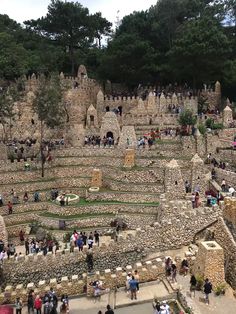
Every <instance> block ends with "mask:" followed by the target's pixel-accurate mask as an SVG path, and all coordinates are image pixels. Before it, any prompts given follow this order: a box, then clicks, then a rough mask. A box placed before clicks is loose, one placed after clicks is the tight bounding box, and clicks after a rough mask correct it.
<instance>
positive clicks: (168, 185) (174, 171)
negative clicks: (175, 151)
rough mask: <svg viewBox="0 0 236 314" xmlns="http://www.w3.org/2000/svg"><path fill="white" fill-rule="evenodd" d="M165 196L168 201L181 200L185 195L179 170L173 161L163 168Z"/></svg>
mask: <svg viewBox="0 0 236 314" xmlns="http://www.w3.org/2000/svg"><path fill="white" fill-rule="evenodd" d="M165 194H166V197H167V198H168V199H177V198H183V197H184V195H185V188H184V181H183V178H182V173H181V169H180V167H179V165H178V163H177V161H176V160H175V159H172V160H171V161H170V162H169V163H168V164H167V165H166V167H165Z"/></svg>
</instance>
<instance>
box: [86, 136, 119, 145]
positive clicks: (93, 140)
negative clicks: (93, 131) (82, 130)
mask: <svg viewBox="0 0 236 314" xmlns="http://www.w3.org/2000/svg"><path fill="white" fill-rule="evenodd" d="M117 141H118V140H117ZM84 145H85V146H93V147H94V146H98V147H104V148H106V147H112V146H114V145H115V142H114V139H113V138H112V137H111V136H107V137H106V136H104V137H103V138H102V139H101V137H100V136H99V135H90V136H85V138H84Z"/></svg>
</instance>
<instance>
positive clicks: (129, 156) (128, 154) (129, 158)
mask: <svg viewBox="0 0 236 314" xmlns="http://www.w3.org/2000/svg"><path fill="white" fill-rule="evenodd" d="M134 165H135V150H134V149H126V150H125V161H124V167H125V168H132V167H134Z"/></svg>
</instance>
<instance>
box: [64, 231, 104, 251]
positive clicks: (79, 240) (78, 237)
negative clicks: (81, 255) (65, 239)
mask: <svg viewBox="0 0 236 314" xmlns="http://www.w3.org/2000/svg"><path fill="white" fill-rule="evenodd" d="M94 243H95V244H96V245H97V246H99V244H100V234H99V233H98V232H97V231H96V230H95V231H94V232H90V233H89V235H87V233H86V232H85V231H84V232H82V231H81V232H78V231H76V230H74V232H73V233H72V235H71V237H70V251H71V252H73V251H74V248H75V247H78V248H79V251H83V248H84V246H86V245H88V249H92V248H93V244H94Z"/></svg>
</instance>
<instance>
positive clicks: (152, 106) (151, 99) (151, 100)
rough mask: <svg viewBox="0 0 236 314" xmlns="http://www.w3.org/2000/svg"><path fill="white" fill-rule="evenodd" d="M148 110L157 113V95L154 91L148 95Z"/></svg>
mask: <svg viewBox="0 0 236 314" xmlns="http://www.w3.org/2000/svg"><path fill="white" fill-rule="evenodd" d="M147 110H148V113H155V112H156V111H157V106H156V96H155V94H154V93H153V92H150V93H149V95H148V103H147Z"/></svg>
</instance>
